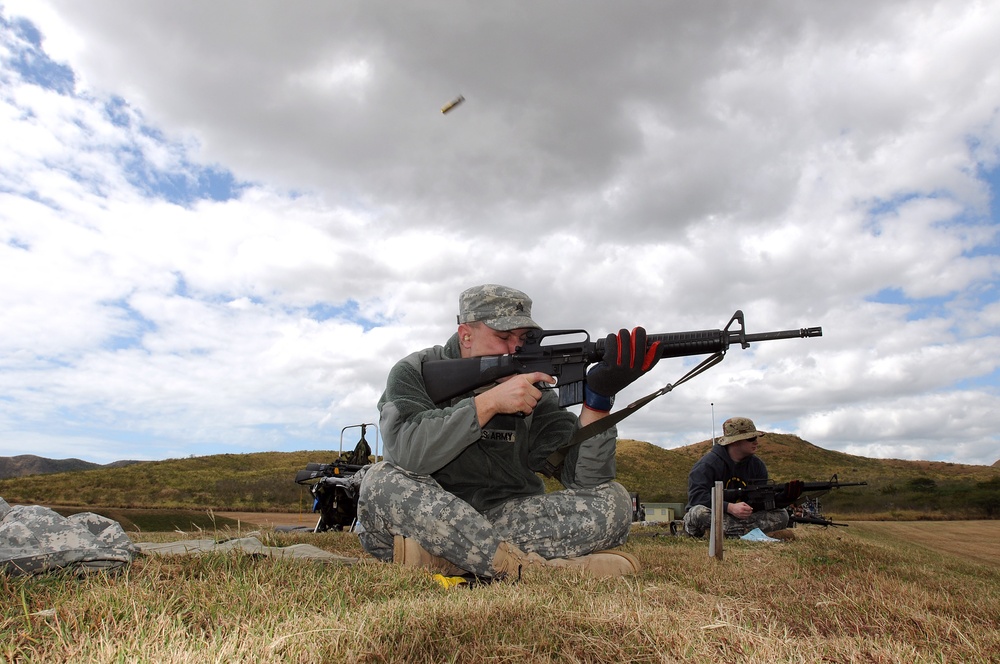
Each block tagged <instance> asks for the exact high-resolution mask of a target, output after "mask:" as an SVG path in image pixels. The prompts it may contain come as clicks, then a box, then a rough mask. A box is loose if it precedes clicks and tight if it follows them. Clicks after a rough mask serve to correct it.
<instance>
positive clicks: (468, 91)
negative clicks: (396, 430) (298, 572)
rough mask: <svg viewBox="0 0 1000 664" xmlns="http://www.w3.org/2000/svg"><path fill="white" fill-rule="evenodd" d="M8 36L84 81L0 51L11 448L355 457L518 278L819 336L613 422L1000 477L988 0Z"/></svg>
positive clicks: (436, 16) (674, 316)
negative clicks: (25, 66)
mask: <svg viewBox="0 0 1000 664" xmlns="http://www.w3.org/2000/svg"><path fill="white" fill-rule="evenodd" d="M569 9H572V11H568V10H569ZM2 15H3V17H4V18H5V19H8V20H9V19H10V18H11V17H14V16H25V17H27V18H29V19H30V20H32V21H34V22H35V23H36V25H37V26H38V28H39V30H40V31H41V33H42V36H43V48H44V51H45V53H47V54H48V56H49V57H51V58H52V59H54V60H55V61H56V62H58V63H61V64H62V65H64V66H68V67H70V68H72V72H73V74H74V76H75V81H76V86H75V94H72V95H71V94H65V93H63V94H60V93H58V92H55V91H53V90H49V89H45V88H43V87H40V86H39V85H36V84H33V83H32V82H31V81H30V80H26V79H25V78H24V77H23V76H22V73H23V72H22V68H20V65H17V64H16V62H15V61H14V60H13V59H12V58H14V54H15V53H18V52H21V51H19V49H21V50H24V49H28V50H30V49H31V48H33V47H32V46H31V45H30V44H29V43H27V42H26V41H25V40H23V39H21V40H19V39H18V38H17V37H16V36H13V35H14V33H13V32H12V31H11V30H9V29H5V33H4V39H3V41H0V43H2V44H3V45H4V47H5V48H6V49H7V50H6V53H7V56H5V57H7V62H8V64H7V65H6V66H5V67H4V69H3V70H2V71H0V74H2V75H0V86H2V89H0V92H2V94H0V136H2V139H0V141H2V144H0V148H2V149H0V155H2V156H0V280H2V283H4V284H11V285H13V286H10V287H6V288H4V289H0V310H2V311H3V312H4V324H3V327H2V329H0V404H3V405H4V406H7V405H8V404H9V405H12V406H13V409H12V410H11V411H10V412H5V413H2V414H0V454H18V453H22V452H24V451H27V450H26V448H25V445H27V444H31V445H35V446H37V448H38V449H45V450H48V454H47V455H48V456H62V455H63V454H60V453H58V450H60V449H63V450H65V456H73V455H77V454H76V453H75V452H73V451H72V450H74V449H77V448H75V447H74V446H76V445H78V446H79V449H80V450H83V451H82V452H80V454H85V455H88V456H89V457H90V458H95V459H96V458H99V459H101V460H107V461H110V460H113V458H124V457H133V458H134V457H137V456H151V457H158V456H164V455H170V456H183V455H185V454H189V453H192V452H197V453H200V452H202V451H218V450H220V449H225V450H233V449H237V450H242V449H268V448H275V449H294V448H300V447H310V448H312V447H316V448H322V449H328V448H329V447H330V445H329V443H330V442H331V436H333V437H335V436H336V434H337V432H339V429H340V428H341V427H342V426H346V425H348V424H354V423H357V422H361V421H373V419H374V418H375V417H377V413H376V412H375V401H376V400H377V398H378V395H379V393H380V391H381V387H382V382H383V381H384V377H385V374H386V372H387V371H388V368H389V366H391V364H392V362H393V361H395V360H396V359H398V358H400V357H402V356H403V355H405V354H406V353H408V352H410V351H412V350H414V349H416V348H420V347H423V346H426V345H430V344H434V343H442V342H443V341H445V339H446V338H447V336H448V335H449V334H450V333H451V332H452V331H453V329H454V315H455V313H456V306H457V298H458V293H459V292H460V291H461V290H463V289H464V288H466V287H468V286H469V285H472V284H475V283H482V282H500V283H509V284H510V285H513V286H516V287H519V288H522V289H524V290H526V291H527V292H529V293H530V294H531V295H532V297H533V298H534V300H535V303H536V319H538V320H540V321H541V322H543V324H545V325H546V326H548V327H558V328H566V327H572V328H585V329H588V330H590V331H591V333H592V334H593V336H594V337H599V336H603V335H604V334H606V333H607V332H609V331H612V330H616V329H618V327H622V326H628V327H631V326H633V325H636V324H642V325H645V326H646V327H647V328H648V329H650V330H651V331H681V330H691V329H705V328H716V327H722V326H723V325H725V324H726V323H727V321H728V320H729V316H730V315H731V314H732V313H733V311H735V310H736V309H742V310H743V311H744V312H745V314H746V320H747V330H748V331H749V332H759V331H764V330H773V329H786V328H798V327H809V326H816V325H822V326H823V328H824V336H823V337H821V338H819V339H807V340H787V341H780V342H768V343H762V344H760V345H757V346H755V347H754V348H752V349H751V350H749V351H744V350H742V349H739V348H733V349H732V350H730V352H729V354H728V357H727V358H726V360H725V362H723V363H722V364H721V365H720V366H719V367H716V368H715V369H713V370H712V371H711V372H710V373H708V374H705V375H704V376H700V377H698V378H696V379H694V380H692V381H691V382H690V383H687V384H685V385H683V386H680V387H678V389H677V390H676V391H674V392H673V393H671V394H670V395H668V396H666V397H663V398H662V399H661V400H660V401H657V402H655V403H654V405H652V406H649V407H647V408H646V409H645V410H643V411H642V412H641V413H640V414H639V415H636V416H635V417H634V418H632V419H629V420H626V421H625V422H624V423H623V424H622V425H621V427H620V428H621V431H622V435H623V436H627V437H636V438H641V439H646V440H651V441H653V442H656V443H658V444H662V445H669V446H673V445H681V444H687V443H690V442H695V441H697V440H702V439H704V438H708V437H709V436H710V435H711V416H710V414H709V404H710V403H715V405H716V415H717V416H718V419H719V421H720V422H721V419H724V418H725V417H727V416H731V415H750V416H752V417H754V419H755V421H756V422H757V424H758V426H761V427H762V428H765V429H767V428H768V427H769V426H770V427H775V428H781V429H783V430H784V429H792V430H794V432H796V433H798V434H799V435H802V436H803V437H804V438H806V439H809V440H811V441H812V442H814V443H816V444H819V445H821V446H824V447H829V448H834V449H842V450H845V451H851V450H860V451H864V452H865V453H868V454H871V455H878V456H906V457H927V458H933V459H953V460H956V461H959V460H963V461H967V462H976V463H992V462H993V461H995V460H996V459H995V458H994V457H995V456H996V451H995V450H996V440H997V439H996V435H995V434H994V433H993V432H994V431H996V430H997V426H996V424H997V422H995V418H994V417H993V415H992V413H993V412H995V411H997V412H1000V411H998V409H997V408H996V406H997V401H998V397H997V394H996V377H995V374H996V368H997V367H996V362H995V361H994V360H993V359H992V358H994V357H996V356H997V350H998V348H997V343H998V341H997V319H998V316H997V313H996V312H997V304H996V299H997V294H996V273H997V270H998V265H997V259H996V228H997V220H996V219H994V218H991V217H990V214H991V213H990V200H991V196H995V195H996V192H994V191H991V190H990V185H989V182H988V181H987V179H986V178H985V177H984V171H987V170H990V169H994V168H996V166H997V164H998V162H1000V160H998V155H1000V148H998V146H1000V140H998V139H1000V122H998V120H997V118H998V117H1000V114H998V112H997V103H996V99H998V98H1000V95H998V92H1000V90H998V88H1000V66H998V65H997V64H996V63H997V62H1000V46H998V45H997V44H996V43H995V42H996V40H995V39H993V35H995V34H996V33H997V28H998V27H1000V11H997V10H996V9H994V8H993V7H992V6H991V5H990V4H988V3H982V2H979V3H970V4H966V5H963V6H956V5H953V4H948V3H934V2H924V1H922V0H913V1H912V2H907V1H901V2H897V3H892V4H891V5H888V6H881V5H872V6H867V5H857V4H850V5H843V4H839V5H831V6H819V5H815V6H807V5H802V6H789V5H787V4H786V3H763V4H759V5H755V6H753V7H750V6H744V5H742V4H739V3H718V4H714V5H706V6H693V5H692V6H687V5H677V4H668V5H663V4H662V3H646V2H639V3H635V4H634V5H629V6H628V7H623V8H615V10H613V11H612V10H611V9H610V8H608V7H607V6H606V5H604V4H602V3H592V2H583V3H574V4H573V5H572V7H570V6H569V5H568V4H565V3H556V4H555V5H538V6H532V7H530V8H522V10H521V11H518V12H513V11H511V10H510V9H509V8H506V7H502V6H497V7H491V8H484V7H482V6H476V7H475V8H472V7H471V6H465V5H460V4H455V3H448V2H441V3H435V4H432V5H429V6H424V7H421V9H420V10H416V11H414V10H410V9H408V8H405V7H394V8H393V10H392V11H391V12H390V11H388V10H384V9H383V8H382V7H381V6H380V5H372V4H370V3H353V4H351V3H349V5H348V6H346V7H345V6H342V5H336V6H335V5H295V6H288V5H285V4H281V5H276V4H272V3H228V2H217V3H207V4H206V3H172V4H170V5H165V4H163V3H157V2H132V3H129V4H128V6H127V8H125V7H124V6H123V5H122V4H120V3H117V2H114V1H113V0H105V1H95V2H89V3H86V4H79V3H73V2H64V1H62V0H56V1H52V2H49V1H45V0H32V2H30V3H25V2H20V1H15V2H7V3H5V9H4V10H3V14H2ZM567 16H570V17H571V19H569V20H568V22H567ZM234 17H238V20H234ZM459 93H461V94H463V95H465V97H466V103H464V104H463V105H462V106H460V107H459V108H457V109H455V110H454V111H453V112H451V113H449V114H447V115H442V114H441V112H440V106H441V104H442V103H444V102H445V101H447V100H448V99H451V98H453V97H454V96H455V95H456V94H459ZM216 175H221V176H222V177H223V179H224V178H225V177H230V176H231V179H232V183H233V184H234V185H235V189H234V192H235V193H234V194H233V195H232V196H229V197H227V196H221V197H216V198H218V199H221V200H213V199H212V198H211V197H209V196H207V195H205V194H204V191H205V190H206V186H207V185H206V182H207V181H208V180H210V179H211V178H212V177H215V176H216ZM157 192H159V195H157ZM690 366H692V362H691V361H690V360H688V361H681V360H669V361H667V360H665V361H664V362H663V363H661V366H660V367H658V368H657V372H656V375H655V376H650V377H648V378H646V379H644V380H643V381H641V383H640V384H639V385H636V386H634V387H633V388H630V390H629V392H628V393H627V394H625V395H623V396H622V399H621V400H620V402H627V400H628V398H629V397H631V398H635V397H637V396H639V395H641V394H642V393H644V392H648V391H650V390H652V389H653V388H654V387H656V386H659V385H660V384H663V383H664V382H666V381H668V380H676V379H677V378H678V377H679V376H680V375H682V374H683V373H684V371H686V369H687V368H689V367H690ZM912 421H920V422H921V425H920V426H916V427H913V426H910V427H908V426H904V424H905V423H908V422H912ZM55 422H59V423H60V424H59V425H58V426H57V425H55V424H53V423H55ZM886 423H892V424H891V426H887V425H886ZM901 423H904V424H901ZM130 440H131V441H134V442H135V444H136V448H137V450H138V451H139V452H141V454H140V453H138V452H136V453H130V454H123V453H122V452H123V451H125V450H128V441H130ZM102 441H103V444H102ZM77 456H79V455H77Z"/></svg>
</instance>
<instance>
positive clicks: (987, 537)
mask: <svg viewBox="0 0 1000 664" xmlns="http://www.w3.org/2000/svg"><path fill="white" fill-rule="evenodd" d="M850 527H851V528H853V529H856V530H858V531H863V532H864V531H866V532H875V531H878V532H881V533H883V534H885V535H891V536H892V537H894V538H896V539H899V540H901V541H907V542H910V543H912V544H914V545H916V546H923V547H926V548H928V549H931V550H934V551H938V552H941V553H948V554H952V555H955V556H959V557H960V558H964V559H966V560H968V561H974V562H980V563H986V564H987V565H993V566H995V567H1000V521H857V522H851V526H850Z"/></svg>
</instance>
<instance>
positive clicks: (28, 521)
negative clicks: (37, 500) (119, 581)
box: [0, 498, 136, 575]
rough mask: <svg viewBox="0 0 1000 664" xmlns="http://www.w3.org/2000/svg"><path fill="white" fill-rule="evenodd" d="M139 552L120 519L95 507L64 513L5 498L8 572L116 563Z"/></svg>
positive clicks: (4, 565) (2, 564) (0, 533)
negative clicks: (97, 511) (103, 513)
mask: <svg viewBox="0 0 1000 664" xmlns="http://www.w3.org/2000/svg"><path fill="white" fill-rule="evenodd" d="M135 555H136V548H135V545H133V544H132V541H131V540H130V539H129V538H128V535H126V534H125V531H124V530H122V527H121V525H119V524H118V522H117V521H112V520H111V519H108V518H105V517H103V516H100V515H97V514H93V513H91V512H84V513H81V514H74V515H72V516H70V517H64V516H62V515H60V514H59V513H58V512H55V511H53V510H51V509H49V508H47V507H42V506H40V505H17V506H15V507H11V506H10V505H8V504H7V502H6V501H5V500H4V499H3V498H0V570H2V571H4V572H7V573H8V574H11V575H18V574H37V573H41V572H47V571H51V570H56V569H61V568H64V567H72V568H74V569H77V570H79V571H84V572H90V571H96V570H107V569H116V568H119V567H122V566H124V565H126V564H127V563H130V562H131V561H132V560H133V558H134V557H135Z"/></svg>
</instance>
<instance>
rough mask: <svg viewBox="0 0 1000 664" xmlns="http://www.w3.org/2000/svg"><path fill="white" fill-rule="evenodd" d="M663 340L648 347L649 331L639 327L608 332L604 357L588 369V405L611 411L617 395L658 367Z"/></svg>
mask: <svg viewBox="0 0 1000 664" xmlns="http://www.w3.org/2000/svg"><path fill="white" fill-rule="evenodd" d="M659 346H660V342H658V341H657V342H654V343H653V344H652V345H651V346H649V348H647V347H646V330H644V329H643V328H641V327H637V328H635V329H634V330H632V332H631V334H630V333H629V331H628V330H619V331H618V334H609V335H608V336H607V339H605V341H604V357H602V358H601V361H600V362H598V363H597V364H595V365H594V366H593V367H591V368H590V371H588V372H587V384H586V387H585V388H584V400H585V403H586V404H587V407H588V408H591V409H592V410H598V411H603V412H608V411H610V410H611V406H613V405H614V403H615V395H616V394H618V393H619V392H620V391H622V390H623V389H625V387H626V386H628V385H631V384H632V383H633V382H635V381H636V380H637V379H638V378H639V377H640V376H642V375H643V374H644V373H646V372H647V371H649V370H650V369H652V368H653V367H654V366H656V363H657V362H658V361H659V360H660V358H659V356H658V355H657V350H658V349H659Z"/></svg>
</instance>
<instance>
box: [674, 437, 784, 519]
mask: <svg viewBox="0 0 1000 664" xmlns="http://www.w3.org/2000/svg"><path fill="white" fill-rule="evenodd" d="M723 433H725V434H728V435H724V436H722V437H721V438H719V442H718V443H716V444H715V445H713V446H712V449H710V450H709V451H708V453H707V454H705V456H703V457H702V458H701V459H700V460H699V461H698V462H697V463H696V464H695V465H694V467H693V468H692V469H691V472H690V474H689V475H688V509H687V512H686V513H685V514H684V530H685V532H687V533H688V534H689V535H693V536H694V537H701V536H702V535H704V534H705V532H706V531H708V530H709V529H710V528H711V525H712V510H711V506H712V488H713V487H714V486H715V483H716V482H722V483H723V487H724V488H727V489H731V488H734V487H740V486H747V485H749V484H758V483H762V482H766V481H767V477H768V475H767V466H766V465H765V464H764V462H763V461H762V460H761V459H760V458H758V457H757V456H756V455H751V456H748V457H747V458H745V459H743V460H741V461H739V462H734V461H733V459H732V457H730V455H729V451H728V450H727V449H726V446H727V445H729V444H731V443H735V442H738V441H740V440H744V439H747V438H750V437H756V436H760V435H763V434H761V433H759V432H758V431H757V429H756V427H755V426H754V424H753V422H752V421H750V420H749V419H747V418H745V417H734V418H731V419H729V420H727V421H726V422H725V424H724V425H723ZM722 507H723V512H724V513H723V517H722V529H723V533H724V534H725V536H726V537H741V536H743V535H745V534H747V533H748V532H750V531H751V530H753V529H754V528H760V529H761V530H762V531H763V532H765V533H770V532H774V531H776V530H782V529H784V528H786V527H787V526H788V512H787V511H786V510H785V509H774V510H756V511H754V512H753V513H752V514H751V515H750V516H749V517H748V518H746V519H739V518H737V517H735V516H733V515H731V514H729V513H728V512H727V511H725V510H726V509H727V508H728V503H726V502H723V504H722Z"/></svg>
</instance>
